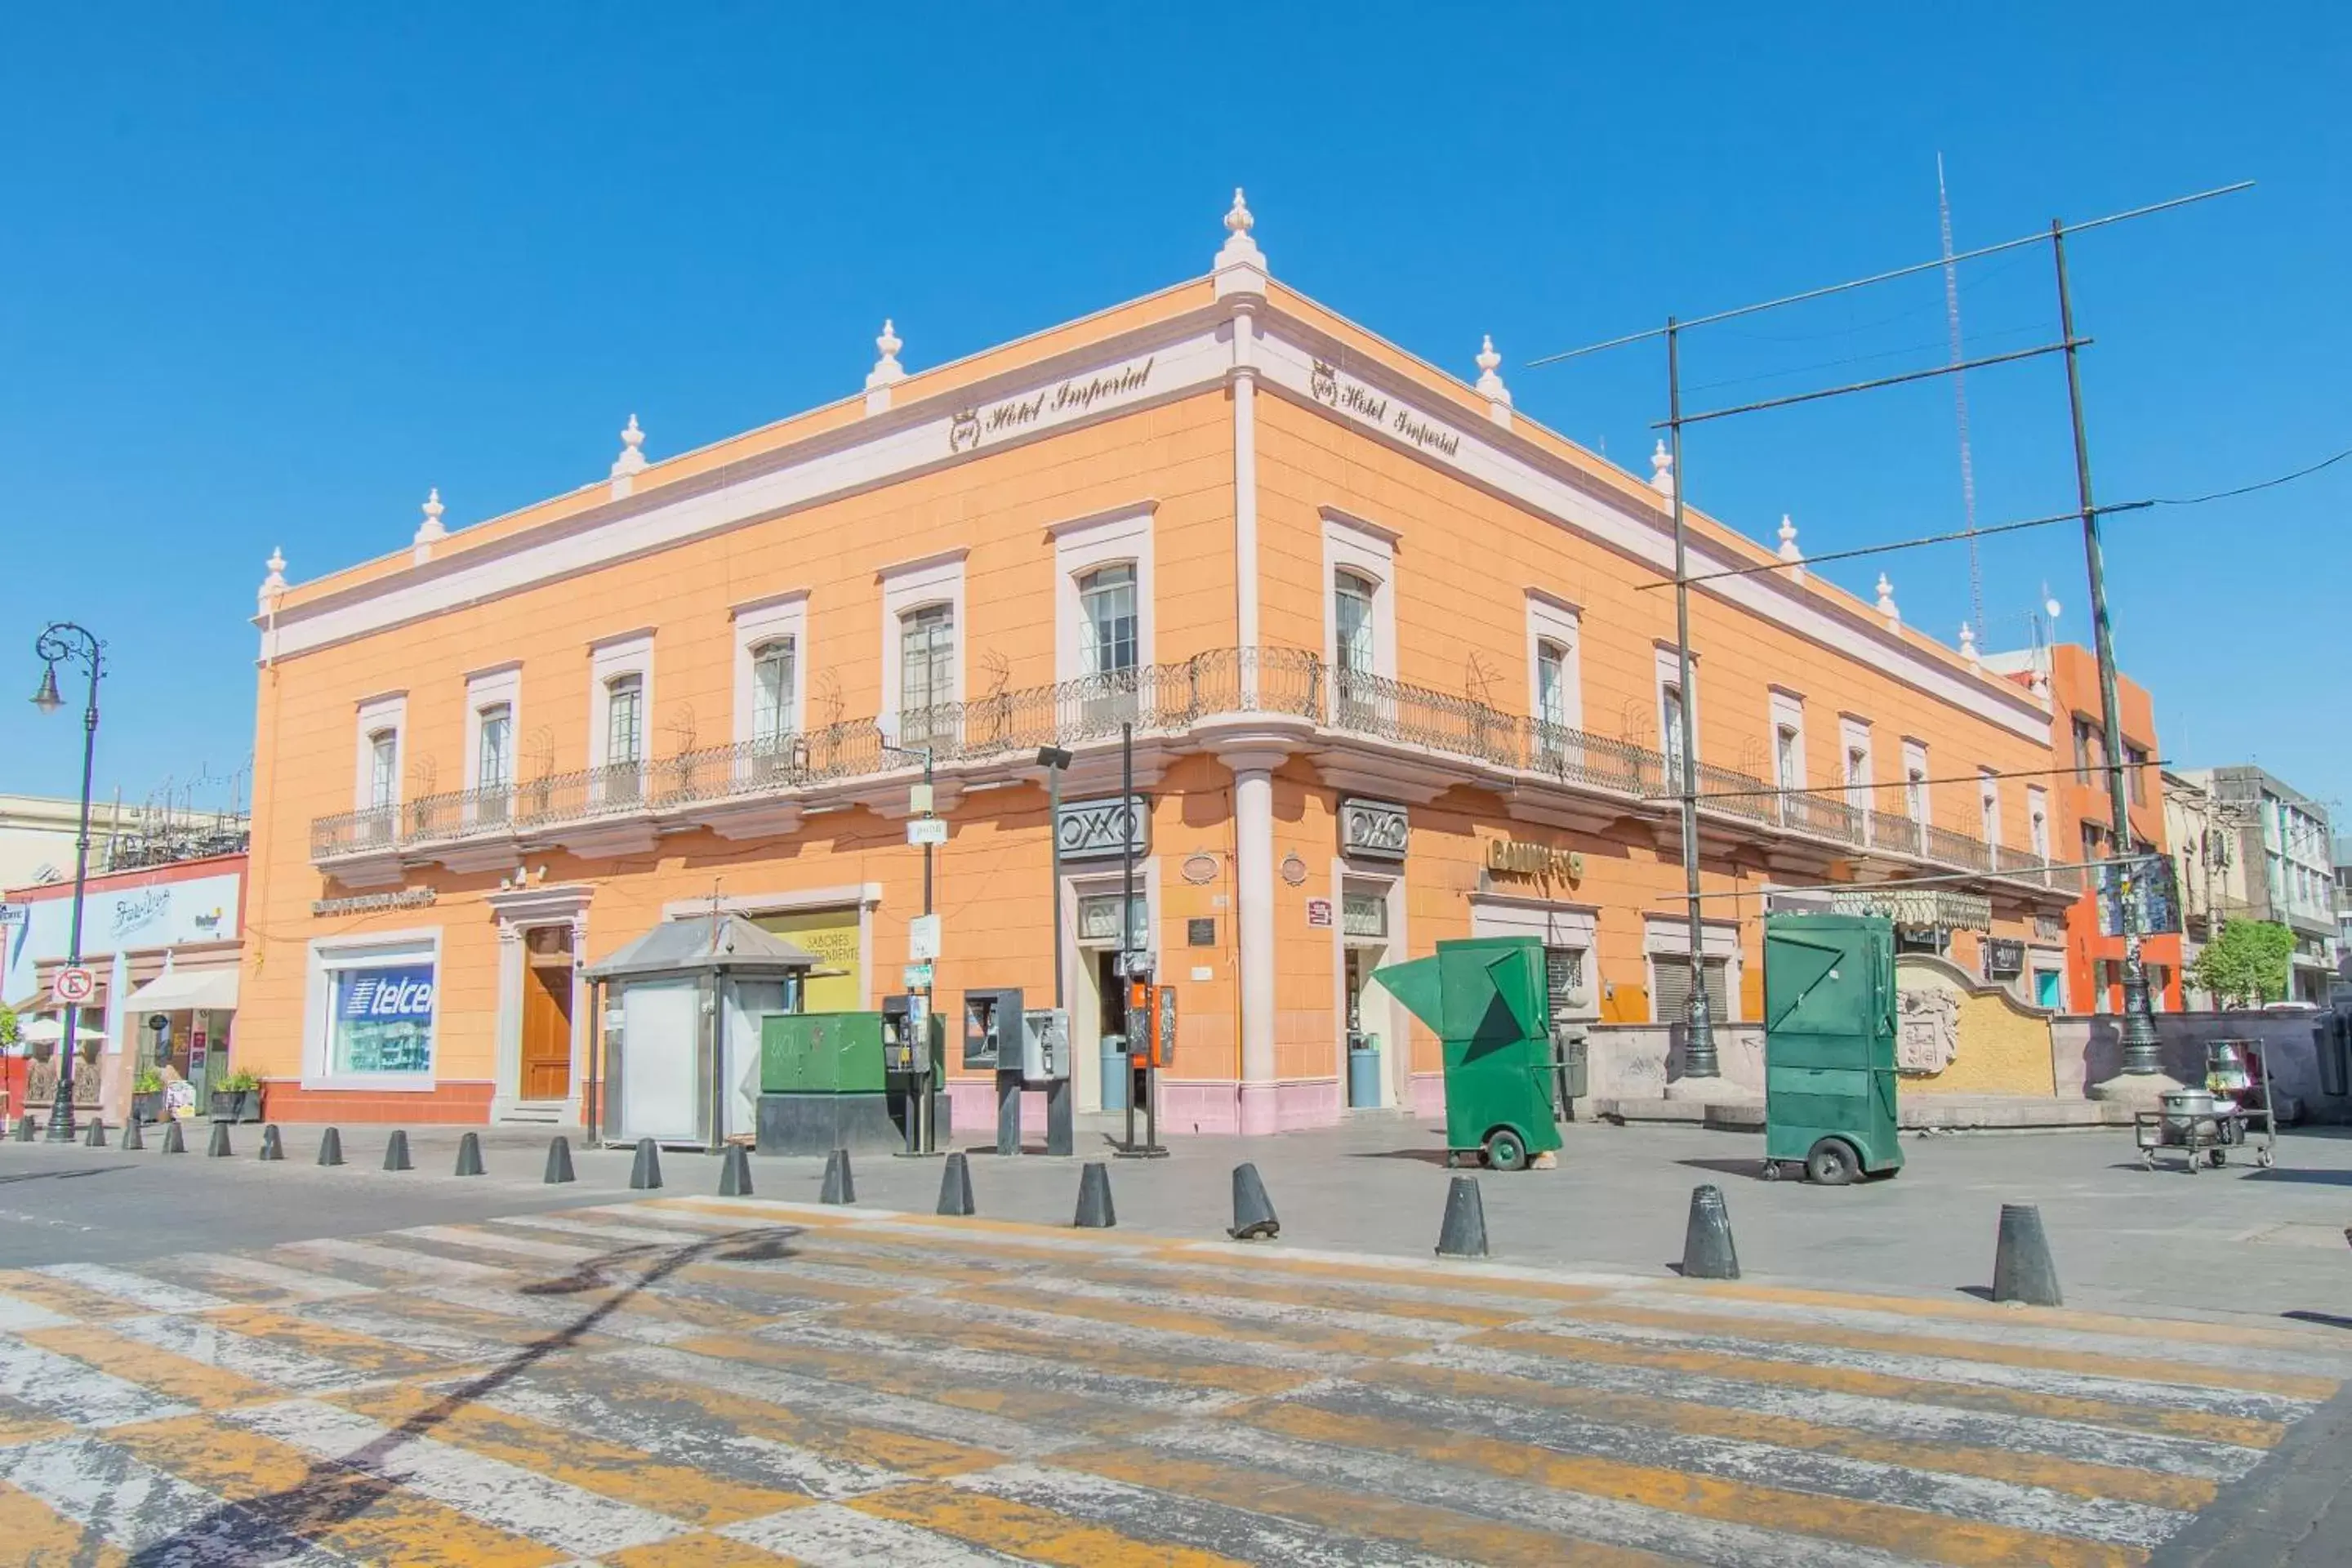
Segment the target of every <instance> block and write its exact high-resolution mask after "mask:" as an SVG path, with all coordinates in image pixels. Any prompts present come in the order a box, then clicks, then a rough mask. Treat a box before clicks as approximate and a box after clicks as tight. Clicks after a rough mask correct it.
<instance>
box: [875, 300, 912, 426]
mask: <svg viewBox="0 0 2352 1568" xmlns="http://www.w3.org/2000/svg"><path fill="white" fill-rule="evenodd" d="M906 346H907V345H906V344H905V343H903V342H899V341H898V328H897V327H896V326H894V325H893V324H892V323H891V321H890V318H889V317H887V316H885V317H884V318H883V319H882V335H881V336H879V337H877V338H876V339H875V340H874V352H875V354H876V356H877V357H876V359H875V361H874V368H873V369H872V370H871V371H869V372H868V373H866V413H868V414H879V413H881V412H882V411H883V410H884V409H886V408H887V407H889V406H890V389H891V388H892V387H893V386H896V385H897V384H898V383H900V382H902V381H904V380H906V379H907V367H906V366H904V365H902V364H900V363H898V351H899V350H900V349H903V348H905V347H906Z"/></svg>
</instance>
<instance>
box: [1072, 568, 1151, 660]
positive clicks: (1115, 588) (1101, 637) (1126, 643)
mask: <svg viewBox="0 0 2352 1568" xmlns="http://www.w3.org/2000/svg"><path fill="white" fill-rule="evenodd" d="M1136 626H1137V622H1136V613H1135V565H1134V563H1132V562H1126V561H1122V562H1119V563H1116V564H1113V565H1109V566H1097V567H1096V568H1095V569H1094V570H1093V571H1091V572H1089V573H1087V574H1086V575H1084V576H1082V577H1080V578H1079V579H1078V657H1079V660H1080V669H1081V670H1082V672H1083V673H1085V674H1087V675H1123V674H1125V673H1127V672H1128V671H1129V670H1131V669H1133V668H1135V667H1136V664H1137V662H1138V658H1139V654H1138V651H1137V631H1136Z"/></svg>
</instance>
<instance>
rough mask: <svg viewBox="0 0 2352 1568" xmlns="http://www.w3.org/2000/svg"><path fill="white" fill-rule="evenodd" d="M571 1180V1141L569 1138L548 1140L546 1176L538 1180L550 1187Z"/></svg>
mask: <svg viewBox="0 0 2352 1568" xmlns="http://www.w3.org/2000/svg"><path fill="white" fill-rule="evenodd" d="M571 1179H572V1140H571V1139H569V1138H555V1139H551V1140H550V1141H549V1142H548V1145H547V1174H545V1175H544V1176H541V1178H540V1181H541V1184H544V1185H547V1186H553V1185H555V1184H557V1183H558V1182H568V1181H570V1180H571Z"/></svg>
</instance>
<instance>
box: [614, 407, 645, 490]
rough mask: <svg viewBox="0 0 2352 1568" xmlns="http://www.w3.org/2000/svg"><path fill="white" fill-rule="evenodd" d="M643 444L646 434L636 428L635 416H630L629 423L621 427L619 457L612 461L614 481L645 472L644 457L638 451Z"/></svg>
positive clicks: (642, 453) (640, 451) (643, 454)
mask: <svg viewBox="0 0 2352 1568" xmlns="http://www.w3.org/2000/svg"><path fill="white" fill-rule="evenodd" d="M645 444H646V433H645V432H644V431H643V430H640V429H638V428H637V416H635V415H634V414H632V415H630V416H629V422H628V423H627V424H626V425H624V426H621V455H620V456H619V457H617V458H614V459H613V477H614V479H621V478H623V477H624V476H625V475H629V474H642V473H644V472H645V471H646V455H645V453H644V452H643V451H642V450H640V448H641V447H644V446H645Z"/></svg>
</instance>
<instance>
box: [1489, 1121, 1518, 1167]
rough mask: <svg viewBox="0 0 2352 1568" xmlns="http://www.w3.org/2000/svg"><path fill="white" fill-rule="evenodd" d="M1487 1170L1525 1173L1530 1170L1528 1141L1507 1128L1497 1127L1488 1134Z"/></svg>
mask: <svg viewBox="0 0 2352 1568" xmlns="http://www.w3.org/2000/svg"><path fill="white" fill-rule="evenodd" d="M1486 1168H1487V1169H1488V1170H1490V1171H1524V1170H1526V1169H1527V1168H1528V1145H1527V1140H1525V1139H1523V1138H1521V1137H1520V1136H1519V1135H1518V1134H1517V1132H1515V1131H1512V1130H1511V1129H1509V1128H1507V1127H1497V1128H1496V1129H1495V1131H1492V1132H1489V1133H1487V1134H1486Z"/></svg>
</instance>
